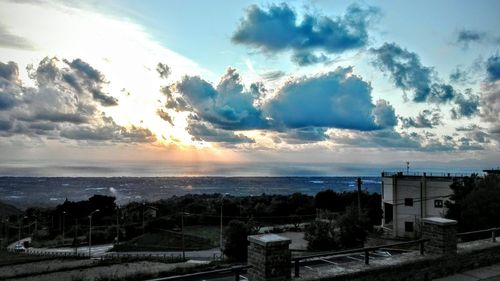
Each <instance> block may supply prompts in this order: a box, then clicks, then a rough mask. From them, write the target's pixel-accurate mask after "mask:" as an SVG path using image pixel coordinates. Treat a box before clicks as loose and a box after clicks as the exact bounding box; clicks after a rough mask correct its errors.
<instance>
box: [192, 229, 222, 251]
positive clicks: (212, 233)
mask: <svg viewBox="0 0 500 281" xmlns="http://www.w3.org/2000/svg"><path fill="white" fill-rule="evenodd" d="M184 233H185V234H188V235H192V236H196V237H203V238H205V239H208V240H210V243H211V246H212V247H218V246H219V243H220V241H219V239H220V226H218V225H191V226H185V227H184Z"/></svg>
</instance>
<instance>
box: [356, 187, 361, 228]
mask: <svg viewBox="0 0 500 281" xmlns="http://www.w3.org/2000/svg"><path fill="white" fill-rule="evenodd" d="M357 183H358V219H360V218H361V178H358V179H357Z"/></svg>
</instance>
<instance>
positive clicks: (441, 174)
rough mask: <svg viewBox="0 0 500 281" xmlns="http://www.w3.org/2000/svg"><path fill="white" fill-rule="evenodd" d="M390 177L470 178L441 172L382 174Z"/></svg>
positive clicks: (461, 174) (463, 174)
mask: <svg viewBox="0 0 500 281" xmlns="http://www.w3.org/2000/svg"><path fill="white" fill-rule="evenodd" d="M391 176H410V177H423V176H426V177H445V178H450V177H457V178H463V177H468V176H470V174H467V173H443V172H433V173H427V172H382V177H391Z"/></svg>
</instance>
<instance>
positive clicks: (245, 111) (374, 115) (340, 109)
mask: <svg viewBox="0 0 500 281" xmlns="http://www.w3.org/2000/svg"><path fill="white" fill-rule="evenodd" d="M170 88H175V89H176V90H177V92H176V93H175V94H174V93H172V92H171V91H170V90H169V91H164V93H165V95H166V96H167V103H166V105H165V107H166V108H167V109H171V110H172V109H173V110H177V111H189V112H192V113H193V115H192V117H190V119H191V122H190V123H189V126H188V131H190V133H191V134H195V135H193V136H194V137H195V138H200V139H203V140H208V139H210V140H212V141H215V140H221V141H223V140H225V139H229V140H231V141H234V140H235V139H234V136H233V135H232V134H233V133H232V132H231V131H244V130H268V131H272V132H278V133H280V134H282V136H283V138H284V139H289V140H292V139H293V140H298V139H300V140H301V141H304V140H305V141H321V140H324V139H325V135H324V132H325V131H326V129H328V128H347V129H355V130H378V129H382V128H386V127H393V126H395V125H396V124H397V118H396V116H395V112H394V108H393V107H392V106H391V105H390V104H389V103H388V102H387V101H384V100H379V101H377V103H376V104H373V102H372V97H371V86H370V84H369V83H368V82H365V81H363V80H362V79H361V78H360V77H358V76H356V75H353V74H352V68H338V69H337V70H335V71H332V72H329V73H325V74H322V75H317V76H313V77H303V78H296V79H293V80H289V81H288V82H287V83H285V84H284V85H283V86H282V87H280V88H279V89H278V90H277V91H276V93H275V94H274V95H273V96H272V97H267V98H263V96H264V95H263V93H264V92H265V91H266V90H265V89H264V88H263V86H262V85H260V84H257V83H256V84H252V85H251V86H250V89H249V90H246V89H245V88H244V87H243V85H242V83H241V79H240V76H239V75H238V73H237V72H236V71H235V70H234V69H231V68H230V69H228V70H227V72H226V74H225V75H224V76H223V77H222V78H221V80H220V82H219V83H218V84H217V86H216V87H213V86H212V84H210V83H208V82H206V81H204V80H203V79H201V78H199V77H184V78H183V79H182V80H181V81H179V82H178V83H176V84H175V86H174V87H170ZM159 112H162V111H159ZM166 121H168V118H167V119H166ZM200 122H202V123H203V124H205V125H204V126H203V127H196V126H198V125H197V124H198V123H200ZM202 129H203V130H202ZM208 129H211V131H210V134H209V133H207V130H208ZM217 130H225V131H227V132H223V131H217ZM216 135H218V136H222V137H220V138H215V137H214V136H216ZM229 137H230V138H229ZM240 140H241V138H240V137H238V141H240ZM244 140H247V139H244Z"/></svg>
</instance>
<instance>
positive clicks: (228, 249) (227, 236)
mask: <svg viewBox="0 0 500 281" xmlns="http://www.w3.org/2000/svg"><path fill="white" fill-rule="evenodd" d="M252 234H255V232H254V231H252V227H251V226H250V225H248V224H246V223H244V222H242V221H238V220H232V221H230V222H229V224H228V225H227V227H226V228H225V229H224V254H225V255H226V256H227V257H228V258H229V259H230V260H233V261H246V259H247V256H248V248H247V246H248V240H247V236H248V235H252Z"/></svg>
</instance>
